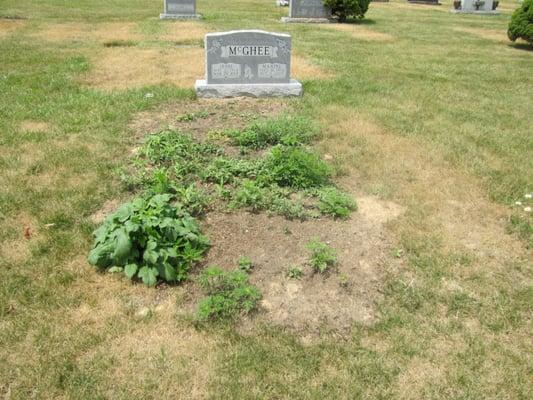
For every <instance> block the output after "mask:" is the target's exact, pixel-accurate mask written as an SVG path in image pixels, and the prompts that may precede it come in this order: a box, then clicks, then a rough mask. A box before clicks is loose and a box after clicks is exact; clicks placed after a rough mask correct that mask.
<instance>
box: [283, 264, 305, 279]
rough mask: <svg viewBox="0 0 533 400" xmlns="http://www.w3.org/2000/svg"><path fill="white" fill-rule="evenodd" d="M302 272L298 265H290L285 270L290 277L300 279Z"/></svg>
mask: <svg viewBox="0 0 533 400" xmlns="http://www.w3.org/2000/svg"><path fill="white" fill-rule="evenodd" d="M303 274H304V271H303V270H302V268H300V267H298V266H292V267H290V268H289V270H288V271H287V276H288V277H289V278H291V279H300V278H301V277H302V276H303Z"/></svg>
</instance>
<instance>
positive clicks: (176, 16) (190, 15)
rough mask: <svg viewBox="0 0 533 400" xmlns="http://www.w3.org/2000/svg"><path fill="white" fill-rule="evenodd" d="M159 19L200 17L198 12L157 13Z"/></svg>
mask: <svg viewBox="0 0 533 400" xmlns="http://www.w3.org/2000/svg"><path fill="white" fill-rule="evenodd" d="M159 19H202V15H200V14H165V13H161V14H159Z"/></svg>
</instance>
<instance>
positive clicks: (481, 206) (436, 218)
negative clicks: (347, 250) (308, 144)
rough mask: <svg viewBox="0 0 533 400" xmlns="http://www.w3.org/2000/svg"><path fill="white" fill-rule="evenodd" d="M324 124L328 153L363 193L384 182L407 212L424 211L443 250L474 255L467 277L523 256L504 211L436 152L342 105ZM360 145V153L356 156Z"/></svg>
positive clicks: (404, 228) (412, 225)
mask: <svg viewBox="0 0 533 400" xmlns="http://www.w3.org/2000/svg"><path fill="white" fill-rule="evenodd" d="M333 118H334V119H333ZM322 120H323V121H324V126H328V136H327V138H326V140H325V142H324V144H323V146H324V147H325V149H326V151H327V152H328V153H330V154H333V155H335V156H336V157H339V158H340V159H343V160H344V161H346V162H347V163H351V164H352V165H353V166H354V167H355V171H353V173H354V174H356V175H358V176H360V177H361V178H362V182H365V185H366V186H367V190H372V188H373V187H379V185H381V184H382V183H383V182H388V185H391V186H393V187H394V188H395V190H394V193H393V194H392V195H391V197H392V198H394V199H395V200H397V201H398V202H399V203H400V204H403V205H406V206H407V207H409V208H410V209H411V210H412V211H411V214H414V215H416V214H417V213H419V210H423V212H424V213H425V215H426V216H425V217H424V223H425V224H427V225H428V226H432V229H435V230H434V233H436V234H437V233H438V234H442V237H443V238H444V246H445V248H446V249H448V250H449V251H455V250H456V249H459V250H461V251H466V252H468V253H469V254H473V255H474V257H475V259H476V263H475V267H474V268H472V269H470V270H469V272H470V273H475V272H474V271H476V270H478V268H482V269H484V268H486V266H487V264H489V265H491V267H493V268H495V269H498V270H499V269H502V268H505V267H504V265H506V264H507V263H509V262H512V261H513V260H516V259H518V258H519V257H520V256H521V255H522V256H523V255H524V249H523V246H522V245H521V243H520V242H519V241H518V240H516V239H515V238H513V237H511V236H509V235H507V234H506V233H505V224H506V218H507V215H508V213H509V211H508V209H507V208H506V207H504V206H500V205H497V204H493V203H491V202H490V201H489V200H488V199H487V196H486V194H485V193H484V191H483V189H482V188H481V185H480V183H479V182H478V181H477V180H476V179H475V178H473V177H471V176H469V175H468V174H466V173H465V172H463V171H460V170H456V169H453V168H451V167H450V166H449V164H448V163H447V162H446V161H444V160H443V158H442V155H440V154H439V152H438V149H432V148H431V147H429V146H428V145H426V144H424V143H423V142H421V141H415V140H413V139H410V138H405V137H401V136H397V135H394V134H392V133H391V132H387V131H386V130H385V129H383V128H382V127H381V126H379V125H378V124H376V123H374V122H373V121H371V120H370V119H368V118H365V117H362V116H360V115H358V114H357V112H356V111H355V110H351V109H349V108H346V107H339V106H332V107H328V108H325V109H324V110H323V115H322ZM362 147H364V148H365V150H364V152H360V153H356V154H354V151H357V150H358V149H361V148H362ZM395 229H396V230H398V232H407V235H408V236H412V235H413V234H415V232H418V229H419V227H418V223H417V222H416V220H413V219H409V218H402V220H401V223H398V224H397V226H396V228H395ZM419 233H420V232H419ZM465 273H466V272H465Z"/></svg>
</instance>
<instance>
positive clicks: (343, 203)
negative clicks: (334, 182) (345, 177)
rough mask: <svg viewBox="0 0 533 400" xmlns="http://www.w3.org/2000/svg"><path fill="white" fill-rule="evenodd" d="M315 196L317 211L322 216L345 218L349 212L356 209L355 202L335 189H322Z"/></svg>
mask: <svg viewBox="0 0 533 400" xmlns="http://www.w3.org/2000/svg"><path fill="white" fill-rule="evenodd" d="M317 194H318V209H319V210H320V212H321V213H322V214H328V215H332V216H334V217H338V218H347V217H348V216H349V215H350V212H351V211H354V210H356V209H357V204H356V203H355V201H354V200H353V199H352V198H351V197H350V196H348V195H347V194H345V193H343V192H341V191H340V190H339V189H337V188H335V187H326V188H322V189H320V190H319V191H318V193H317Z"/></svg>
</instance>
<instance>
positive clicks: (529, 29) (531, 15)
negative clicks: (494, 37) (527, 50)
mask: <svg viewBox="0 0 533 400" xmlns="http://www.w3.org/2000/svg"><path fill="white" fill-rule="evenodd" d="M507 36H509V39H511V40H512V41H513V42H514V41H515V40H516V39H518V38H522V39H524V40H525V41H527V42H529V43H533V0H524V1H523V2H522V5H521V6H520V7H518V8H517V9H516V10H515V11H514V12H513V15H512V17H511V22H510V23H509V29H508V30H507Z"/></svg>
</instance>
